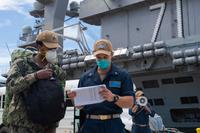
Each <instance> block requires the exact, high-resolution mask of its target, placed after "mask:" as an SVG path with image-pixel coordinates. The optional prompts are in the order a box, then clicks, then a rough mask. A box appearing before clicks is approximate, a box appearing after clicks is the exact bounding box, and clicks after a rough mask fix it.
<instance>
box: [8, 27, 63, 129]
mask: <svg viewBox="0 0 200 133" xmlns="http://www.w3.org/2000/svg"><path fill="white" fill-rule="evenodd" d="M36 44H37V48H38V54H33V55H29V56H28V57H23V58H19V59H16V60H15V61H14V63H12V65H11V68H10V70H9V73H8V78H7V83H6V87H7V94H8V96H9V97H10V98H11V97H12V98H11V99H12V100H11V102H10V104H9V108H8V109H7V111H8V115H7V118H6V122H7V123H8V124H9V128H10V132H11V133H55V130H56V126H57V123H55V124H52V125H48V126H43V125H39V124H34V123H33V122H31V121H30V120H29V119H28V116H27V113H26V109H25V105H24V103H23V99H22V95H21V92H23V91H26V90H27V89H28V88H29V87H30V85H31V84H33V83H34V82H35V81H37V80H40V79H49V78H51V77H52V74H53V72H55V73H56V75H57V78H58V79H60V81H64V78H65V73H64V72H63V71H62V70H61V69H60V68H59V67H58V66H56V65H52V66H53V68H54V69H53V70H52V69H51V68H52V67H51V68H49V67H48V66H49V65H48V64H55V62H56V59H57V58H55V57H56V53H55V49H56V48H58V47H59V44H58V38H57V36H56V34H55V33H54V32H51V31H44V32H42V33H40V34H39V35H38V36H37V39H36ZM35 68H39V70H36V69H35ZM9 97H7V98H8V99H9Z"/></svg>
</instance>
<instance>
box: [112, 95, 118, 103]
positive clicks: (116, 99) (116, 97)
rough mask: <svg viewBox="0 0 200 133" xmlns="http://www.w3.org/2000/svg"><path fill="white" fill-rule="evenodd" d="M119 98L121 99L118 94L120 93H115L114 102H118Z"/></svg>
mask: <svg viewBox="0 0 200 133" xmlns="http://www.w3.org/2000/svg"><path fill="white" fill-rule="evenodd" d="M118 100H119V96H118V95H115V96H114V97H113V102H114V103H116V102H117V101H118Z"/></svg>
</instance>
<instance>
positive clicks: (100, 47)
mask: <svg viewBox="0 0 200 133" xmlns="http://www.w3.org/2000/svg"><path fill="white" fill-rule="evenodd" d="M93 55H94V56H95V57H96V63H97V66H95V67H94V68H92V69H91V70H89V71H87V72H86V73H84V74H83V75H82V76H81V78H80V81H79V85H78V86H79V87H87V86H94V85H101V84H105V85H106V87H102V88H101V90H100V92H99V93H100V94H101V95H102V96H103V98H104V99H105V101H104V102H102V103H98V104H91V105H85V106H84V107H83V108H82V110H81V111H83V112H84V114H85V118H86V119H85V121H84V123H83V125H82V126H81V129H80V133H112V132H113V133H124V132H125V131H124V124H123V123H122V121H121V119H120V114H121V113H122V108H130V107H132V105H133V95H134V93H133V83H132V79H131V77H130V76H129V74H128V73H127V71H125V70H124V69H121V68H119V67H118V66H116V65H115V64H113V63H112V61H111V60H112V55H113V49H112V44H111V42H110V41H108V40H106V39H101V40H99V41H97V42H96V43H95V44H94V51H93ZM68 96H69V97H70V98H72V99H73V98H74V97H75V96H76V93H75V92H70V93H68Z"/></svg>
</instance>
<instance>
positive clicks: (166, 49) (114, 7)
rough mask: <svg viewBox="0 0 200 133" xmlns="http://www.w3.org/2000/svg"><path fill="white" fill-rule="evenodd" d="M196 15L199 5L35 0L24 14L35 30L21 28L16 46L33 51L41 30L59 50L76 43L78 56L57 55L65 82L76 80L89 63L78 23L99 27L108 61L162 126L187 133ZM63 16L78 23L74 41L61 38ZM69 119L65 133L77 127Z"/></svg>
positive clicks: (196, 1) (191, 116) (199, 53)
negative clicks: (110, 50) (107, 44)
mask: <svg viewBox="0 0 200 133" xmlns="http://www.w3.org/2000/svg"><path fill="white" fill-rule="evenodd" d="M68 5H69V6H70V9H67V10H66V8H67V6H68ZM199 13H200V0H83V1H81V2H80V4H78V3H76V2H71V3H69V2H68V0H45V1H43V0H37V1H35V3H34V9H33V10H32V11H30V15H32V16H34V17H35V18H36V25H35V27H34V30H32V29H31V28H30V27H25V28H24V29H23V34H22V36H21V37H20V39H21V40H22V42H23V43H22V44H20V45H19V47H21V48H26V47H27V46H34V45H35V37H36V35H37V34H38V33H39V32H40V31H43V30H46V29H48V30H53V31H55V32H57V33H58V35H59V37H60V44H61V46H63V45H65V44H63V39H72V40H74V41H76V42H77V44H78V45H79V48H80V52H78V51H77V50H76V49H74V50H64V51H63V50H60V52H59V56H60V60H59V61H60V64H61V65H62V68H63V69H64V70H65V71H66V72H67V73H68V76H69V78H68V79H70V80H74V79H79V78H80V75H81V74H82V73H83V72H85V71H87V70H88V69H89V68H91V67H92V66H94V64H95V58H94V57H93V55H92V52H91V50H90V48H89V47H88V44H87V38H85V36H84V30H86V29H87V28H86V27H84V26H83V25H82V23H87V24H89V25H96V26H99V27H100V29H101V38H106V39H109V40H110V41H111V42H112V44H113V47H114V56H113V62H114V63H116V64H118V65H120V66H121V67H123V68H125V69H126V70H127V71H128V72H129V74H130V75H131V76H132V79H133V82H134V84H135V86H136V88H142V90H143V91H144V93H145V94H146V96H147V97H148V102H149V103H150V104H151V106H152V108H153V109H154V110H155V111H156V112H157V113H158V114H159V115H160V116H162V119H163V122H164V125H165V127H171V128H177V129H179V130H181V131H183V132H188V133H190V132H191V133H192V132H195V129H196V128H197V127H199V126H200V15H199ZM66 16H67V17H69V18H72V19H73V18H78V19H79V20H80V21H81V22H78V23H77V24H75V25H76V26H77V27H78V29H79V33H80V37H79V38H78V39H74V38H70V37H68V36H67V34H64V32H63V31H64V29H65V28H67V27H66V26H65V25H64V23H65V21H64V20H65V17H66ZM72 26H74V25H72ZM33 31H34V32H33ZM67 45H70V44H67ZM90 45H91V44H90ZM73 114H74V122H73V123H72V125H74V126H73V129H72V130H73V131H71V132H75V130H76V131H77V128H78V122H79V117H78V111H77V110H75V112H73ZM66 115H67V114H66ZM71 119H73V118H71Z"/></svg>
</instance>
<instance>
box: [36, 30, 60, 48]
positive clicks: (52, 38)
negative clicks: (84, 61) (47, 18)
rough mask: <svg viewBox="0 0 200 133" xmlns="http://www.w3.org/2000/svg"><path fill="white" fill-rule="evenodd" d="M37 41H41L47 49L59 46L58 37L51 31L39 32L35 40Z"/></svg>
mask: <svg viewBox="0 0 200 133" xmlns="http://www.w3.org/2000/svg"><path fill="white" fill-rule="evenodd" d="M36 40H37V41H41V42H42V43H43V44H44V45H45V46H46V47H47V48H58V47H60V45H59V44H58V36H57V35H56V33H55V32H53V31H48V30H46V31H43V32H41V33H40V34H39V35H38V36H37V38H36Z"/></svg>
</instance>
